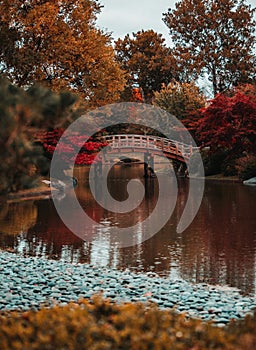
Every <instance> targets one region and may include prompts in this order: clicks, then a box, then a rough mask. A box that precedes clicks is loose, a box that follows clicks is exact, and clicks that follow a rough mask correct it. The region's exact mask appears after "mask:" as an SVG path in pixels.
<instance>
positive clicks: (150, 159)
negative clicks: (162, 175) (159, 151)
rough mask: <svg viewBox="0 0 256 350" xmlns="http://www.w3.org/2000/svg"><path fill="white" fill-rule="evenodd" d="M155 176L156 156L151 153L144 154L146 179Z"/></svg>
mask: <svg viewBox="0 0 256 350" xmlns="http://www.w3.org/2000/svg"><path fill="white" fill-rule="evenodd" d="M154 174H155V173H154V156H152V154H150V153H144V177H145V178H148V177H153V176H154Z"/></svg>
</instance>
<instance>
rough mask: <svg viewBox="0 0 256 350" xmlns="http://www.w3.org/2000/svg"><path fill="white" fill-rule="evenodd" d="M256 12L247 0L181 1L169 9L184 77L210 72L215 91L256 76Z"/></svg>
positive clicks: (166, 18)
mask: <svg viewBox="0 0 256 350" xmlns="http://www.w3.org/2000/svg"><path fill="white" fill-rule="evenodd" d="M254 11H255V9H252V8H251V7H250V6H249V5H247V4H246V3H245V1H244V0H222V1H212V0H180V1H178V2H177V3H176V5H175V9H174V10H172V9H169V10H168V12H167V13H165V14H164V22H165V23H166V25H167V26H168V28H169V29H170V34H171V37H172V40H173V42H174V46H175V47H174V49H175V53H176V58H177V62H178V65H179V69H180V70H181V71H182V72H183V74H185V75H186V76H185V77H184V78H185V79H186V78H190V79H191V78H192V77H193V78H195V77H198V76H200V75H201V76H204V74H208V76H209V79H210V80H211V82H212V87H213V92H214V94H216V93H218V92H221V91H223V90H225V89H227V88H229V87H230V86H231V85H234V84H237V83H239V82H250V80H251V79H252V78H253V77H254V79H255V74H256V68H255V62H256V58H255V54H253V48H254V44H255V36H254V30H255V21H254V20H253V14H254Z"/></svg>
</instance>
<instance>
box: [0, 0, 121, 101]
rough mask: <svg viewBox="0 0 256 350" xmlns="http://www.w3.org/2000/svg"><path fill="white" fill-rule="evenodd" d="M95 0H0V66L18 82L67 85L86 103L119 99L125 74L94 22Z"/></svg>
mask: <svg viewBox="0 0 256 350" xmlns="http://www.w3.org/2000/svg"><path fill="white" fill-rule="evenodd" d="M99 11H100V7H99V5H98V4H97V2H96V1H94V0H61V1H47V0H39V1H38V0H30V1H20V0H13V1H6V0H4V1H1V2H0V13H1V21H0V33H1V34H0V40H1V47H0V62H1V65H0V67H1V68H0V69H1V70H2V72H4V73H5V74H6V76H7V77H8V78H9V79H10V80H11V81H12V82H14V83H16V84H17V85H19V86H29V85H31V83H33V82H40V83H44V84H45V83H48V85H49V87H50V88H51V89H53V90H60V89H71V90H73V91H75V92H77V93H78V94H80V95H81V96H82V97H83V98H84V101H86V102H87V103H88V104H89V105H91V106H99V105H103V104H105V103H109V102H114V101H116V100H117V99H118V97H119V93H120V91H122V89H123V86H124V82H125V79H124V74H123V71H122V70H121V69H120V66H119V64H118V63H117V62H116V60H115V55H114V50H113V48H112V46H111V44H110V38H109V36H108V35H106V34H104V33H103V32H102V31H100V30H99V29H97V28H96V26H95V20H96V16H97V14H98V13H99Z"/></svg>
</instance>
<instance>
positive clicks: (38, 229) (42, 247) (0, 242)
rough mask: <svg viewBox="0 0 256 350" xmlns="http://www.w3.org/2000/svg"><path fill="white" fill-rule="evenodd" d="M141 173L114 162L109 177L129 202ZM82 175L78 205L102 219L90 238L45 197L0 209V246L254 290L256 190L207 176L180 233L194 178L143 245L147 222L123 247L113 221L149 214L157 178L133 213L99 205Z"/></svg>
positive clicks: (117, 194) (127, 222)
mask: <svg viewBox="0 0 256 350" xmlns="http://www.w3.org/2000/svg"><path fill="white" fill-rule="evenodd" d="M142 175H143V169H142V166H141V165H133V166H132V167H130V166H124V165H122V166H115V167H114V169H113V171H112V175H111V178H110V179H109V182H108V186H109V190H110V193H111V194H112V195H113V197H114V198H115V199H117V200H124V199H125V198H126V195H127V194H126V190H125V189H126V184H127V181H128V179H130V178H131V177H136V178H137V177H140V178H141V179H142V181H144V179H143V177H142ZM77 177H78V178H79V186H78V188H77V189H76V192H77V196H78V198H79V201H80V204H81V205H82V206H83V208H85V211H86V213H87V214H88V215H89V216H91V217H92V218H93V219H94V220H95V221H97V222H98V223H101V224H103V225H104V227H103V228H99V226H97V224H95V225H93V226H91V227H88V228H87V231H88V232H87V234H88V235H89V236H87V237H90V241H91V242H85V241H83V240H82V239H81V238H79V237H77V236H75V235H74V234H73V233H72V232H70V231H69V230H68V229H67V228H66V226H65V225H64V224H63V223H62V221H61V220H60V219H59V217H58V214H57V213H56V210H55V207H54V205H53V203H52V201H51V200H50V199H44V200H33V201H23V202H19V203H8V204H5V205H2V206H1V207H0V248H2V249H5V250H8V251H11V252H19V253H21V254H23V255H24V256H27V255H33V256H44V257H49V258H51V259H65V260H67V261H70V262H71V261H72V262H81V263H91V264H94V265H101V266H110V267H117V268H120V269H125V268H129V269H131V270H135V271H155V272H157V273H158V274H159V275H161V276H171V277H181V278H183V279H185V280H188V281H191V282H207V283H211V284H220V285H229V286H233V287H238V288H240V289H241V290H242V291H243V292H244V293H246V294H256V292H255V290H256V266H255V263H256V216H255V212H256V211H255V206H256V200H255V199H256V188H253V187H249V186H248V187H247V186H243V185H241V184H237V183H236V184H234V183H213V182H210V181H208V182H206V187H205V193H204V198H203V201H202V204H201V207H200V210H199V212H198V214H197V216H196V218H195V219H194V221H193V223H192V224H191V225H190V226H189V228H188V229H186V231H185V232H183V233H181V234H178V233H176V226H177V223H178V221H179V218H180V216H181V213H182V210H183V208H184V206H185V203H186V198H187V194H188V188H189V182H188V180H180V181H179V194H178V199H177V204H176V207H175V210H174V212H173V215H172V216H171V218H170V220H169V221H168V223H167V224H166V225H165V226H164V227H163V228H162V229H161V230H160V231H159V232H158V233H157V234H155V235H154V236H153V237H152V238H150V239H148V240H146V241H144V242H143V243H140V242H141V241H142V240H143V233H144V232H143V230H144V229H145V228H144V227H143V225H141V226H140V229H139V230H138V231H137V232H135V233H134V245H133V246H132V247H128V248H117V247H116V245H115V244H113V243H112V241H111V227H112V226H121V227H129V226H132V225H134V224H135V223H138V222H143V220H144V219H145V218H146V217H148V215H149V214H150V213H151V212H152V210H153V209H154V207H155V205H156V202H157V198H158V183H157V180H156V179H150V180H148V181H147V183H146V195H145V198H144V200H143V202H142V203H141V205H139V206H138V208H136V209H135V210H134V211H133V212H132V213H128V214H116V213H113V212H108V211H107V210H106V209H104V208H102V207H101V206H99V205H97V203H95V201H94V198H93V197H92V194H91V193H90V190H89V187H88V182H87V181H86V180H85V177H86V176H85V174H84V172H83V171H82V170H80V171H79V172H78V173H77ZM167 197H168V194H167ZM166 210H168V208H166ZM70 215H72V208H71V209H70Z"/></svg>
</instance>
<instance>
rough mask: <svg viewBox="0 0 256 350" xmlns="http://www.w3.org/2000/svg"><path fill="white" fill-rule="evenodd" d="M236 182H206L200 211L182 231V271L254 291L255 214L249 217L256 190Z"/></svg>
mask: <svg viewBox="0 0 256 350" xmlns="http://www.w3.org/2000/svg"><path fill="white" fill-rule="evenodd" d="M235 186H236V187H235V188H234V185H232V184H231V185H229V184H223V185H221V184H218V185H217V186H216V185H214V184H211V185H208V186H206V191H205V196H204V199H203V202H202V205H201V208H200V211H199V213H198V215H197V217H196V218H195V220H194V222H193V224H192V225H191V227H189V228H188V229H187V230H186V231H185V232H184V233H183V234H182V240H181V246H182V250H181V251H182V254H181V256H180V261H179V265H180V272H181V275H182V277H183V278H185V279H188V280H190V281H193V282H208V283H210V284H221V285H224V284H228V285H230V286H233V287H237V288H239V289H241V290H242V291H244V292H246V293H252V292H253V286H254V284H255V247H254V235H255V230H256V224H253V222H252V221H250V220H252V217H250V219H249V220H248V213H251V212H252V208H253V206H254V202H255V194H254V195H253V194H252V195H250V193H247V192H248V191H247V190H246V189H245V188H244V187H242V186H240V185H238V184H236V185H235ZM250 215H251V214H250ZM253 226H254V228H253Z"/></svg>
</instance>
